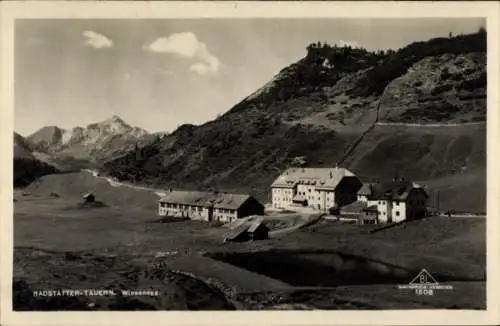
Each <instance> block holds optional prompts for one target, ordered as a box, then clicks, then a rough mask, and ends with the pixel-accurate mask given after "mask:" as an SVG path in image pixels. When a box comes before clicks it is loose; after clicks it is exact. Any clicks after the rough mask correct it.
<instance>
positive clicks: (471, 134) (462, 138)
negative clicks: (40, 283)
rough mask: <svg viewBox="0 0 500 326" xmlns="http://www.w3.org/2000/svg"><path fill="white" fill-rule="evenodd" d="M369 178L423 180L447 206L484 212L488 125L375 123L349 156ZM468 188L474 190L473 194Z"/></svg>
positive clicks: (356, 169) (355, 169)
mask: <svg viewBox="0 0 500 326" xmlns="http://www.w3.org/2000/svg"><path fill="white" fill-rule="evenodd" d="M345 164H346V165H347V166H348V167H350V168H351V169H352V170H353V172H355V173H356V174H357V175H359V176H360V177H362V178H366V179H368V180H369V179H379V180H383V179H390V178H392V177H393V176H394V175H395V174H399V175H404V176H405V177H407V178H409V179H412V180H415V181H419V182H420V183H421V184H422V185H423V186H425V187H426V188H427V189H428V191H429V195H430V197H431V199H430V201H429V204H433V201H434V194H435V192H436V191H437V190H439V191H440V207H441V208H443V209H455V210H470V211H477V212H485V211H486V169H485V167H486V125H485V124H483V125H464V126H456V127H443V128H439V127H407V126H405V127H394V126H377V127H375V129H374V130H373V131H372V132H370V133H369V134H367V136H366V137H365V138H364V140H363V141H362V142H361V144H360V145H359V146H358V147H357V148H356V150H355V151H354V152H353V153H352V154H351V156H350V157H349V158H348V159H347V160H346V162H345ZM470 189H475V192H474V193H473V194H471V192H470Z"/></svg>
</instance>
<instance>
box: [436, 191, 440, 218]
mask: <svg viewBox="0 0 500 326" xmlns="http://www.w3.org/2000/svg"><path fill="white" fill-rule="evenodd" d="M436 207H437V213H438V214H439V190H438V191H437V203H436Z"/></svg>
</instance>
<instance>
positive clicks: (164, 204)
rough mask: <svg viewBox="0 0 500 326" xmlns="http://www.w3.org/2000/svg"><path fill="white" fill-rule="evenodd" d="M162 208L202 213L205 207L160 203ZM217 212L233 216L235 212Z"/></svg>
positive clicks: (231, 210)
mask: <svg viewBox="0 0 500 326" xmlns="http://www.w3.org/2000/svg"><path fill="white" fill-rule="evenodd" d="M160 207H161V208H173V209H180V210H191V211H194V212H201V211H202V210H203V207H201V206H190V205H182V204H170V203H160ZM215 211H217V212H219V213H225V214H230V213H231V214H232V213H234V212H235V210H233V209H223V208H217V209H215Z"/></svg>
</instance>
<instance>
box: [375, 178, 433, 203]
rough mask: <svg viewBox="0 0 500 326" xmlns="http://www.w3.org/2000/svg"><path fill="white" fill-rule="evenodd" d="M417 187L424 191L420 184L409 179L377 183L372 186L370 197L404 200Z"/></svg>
mask: <svg viewBox="0 0 500 326" xmlns="http://www.w3.org/2000/svg"><path fill="white" fill-rule="evenodd" d="M416 188H418V189H421V190H422V191H424V190H423V189H422V187H420V186H419V185H417V184H415V183H413V182H411V181H407V180H400V181H391V182H384V183H377V184H374V185H373V186H372V194H371V195H370V196H369V198H370V199H373V200H379V199H380V200H401V201H404V200H406V198H407V197H408V195H409V194H410V192H411V191H412V190H413V189H416ZM424 193H425V191H424ZM426 196H427V194H426Z"/></svg>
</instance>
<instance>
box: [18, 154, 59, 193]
mask: <svg viewBox="0 0 500 326" xmlns="http://www.w3.org/2000/svg"><path fill="white" fill-rule="evenodd" d="M58 172H59V170H57V169H56V168H55V167H53V166H52V165H49V164H47V163H45V162H42V161H39V160H32V159H22V158H14V187H15V188H17V187H25V186H27V185H29V184H30V183H32V182H33V181H35V180H36V179H38V178H40V177H42V176H44V175H47V174H53V173H58Z"/></svg>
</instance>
